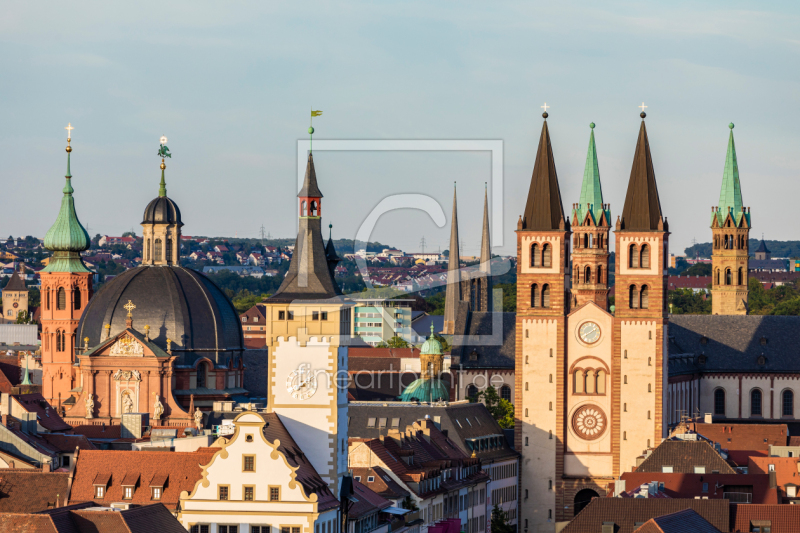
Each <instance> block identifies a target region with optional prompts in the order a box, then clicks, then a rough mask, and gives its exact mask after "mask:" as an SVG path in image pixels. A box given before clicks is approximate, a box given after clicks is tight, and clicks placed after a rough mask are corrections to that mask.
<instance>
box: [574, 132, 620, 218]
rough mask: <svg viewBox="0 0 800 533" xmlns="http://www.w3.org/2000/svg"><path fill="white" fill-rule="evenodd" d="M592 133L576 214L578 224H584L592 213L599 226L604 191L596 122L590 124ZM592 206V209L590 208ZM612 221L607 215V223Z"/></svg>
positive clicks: (608, 214) (607, 214)
mask: <svg viewBox="0 0 800 533" xmlns="http://www.w3.org/2000/svg"><path fill="white" fill-rule="evenodd" d="M589 127H590V128H591V129H592V133H591V134H590V135H589V151H588V152H587V154H586V166H585V167H584V169H583V184H582V185H581V200H580V203H579V204H578V208H577V210H576V213H575V220H574V222H575V223H576V224H583V219H584V218H585V217H586V213H587V212H590V213H591V215H592V219H593V220H594V222H595V224H597V223H598V222H599V220H600V218H601V216H602V214H603V207H604V205H603V189H602V187H601V186H600V165H599V164H598V162H597V147H596V146H595V143H594V122H592V123H591V124H589ZM590 206H591V207H590ZM609 220H611V214H610V213H606V222H607V223H608V221H609Z"/></svg>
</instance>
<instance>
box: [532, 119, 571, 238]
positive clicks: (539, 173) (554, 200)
mask: <svg viewBox="0 0 800 533" xmlns="http://www.w3.org/2000/svg"><path fill="white" fill-rule="evenodd" d="M542 116H544V118H545V121H544V123H543V124H542V133H541V135H540V136H539V148H538V150H537V151H536V162H535V163H534V164H533V176H532V177H531V186H530V190H529V191H528V202H527V204H526V205H525V214H524V215H523V219H522V227H523V229H526V230H545V231H548V230H558V229H560V228H561V227H563V225H564V208H563V207H562V204H561V190H560V189H559V186H558V175H557V174H556V163H555V160H554V158H553V148H552V146H551V145H550V132H549V130H548V129H547V120H546V119H547V112H545V113H544V114H543V115H542Z"/></svg>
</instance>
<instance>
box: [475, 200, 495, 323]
mask: <svg viewBox="0 0 800 533" xmlns="http://www.w3.org/2000/svg"><path fill="white" fill-rule="evenodd" d="M480 272H481V274H482V276H483V277H484V279H485V282H484V283H480V284H479V287H480V289H479V290H480V292H481V293H483V294H478V298H477V300H478V302H479V304H478V305H479V306H481V311H492V310H493V309H492V244H491V241H490V236H489V189H488V187H487V188H486V190H485V191H484V193H483V230H482V232H481V263H480ZM484 305H485V307H484Z"/></svg>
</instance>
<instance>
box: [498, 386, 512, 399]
mask: <svg viewBox="0 0 800 533" xmlns="http://www.w3.org/2000/svg"><path fill="white" fill-rule="evenodd" d="M500 398H502V399H503V400H508V401H509V402H510V401H511V387H509V386H508V385H503V386H502V387H500Z"/></svg>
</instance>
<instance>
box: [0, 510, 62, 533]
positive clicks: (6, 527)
mask: <svg viewBox="0 0 800 533" xmlns="http://www.w3.org/2000/svg"><path fill="white" fill-rule="evenodd" d="M0 531H2V532H3V533H59V531H58V529H56V525H55V524H54V523H53V520H52V519H51V518H50V517H49V516H46V515H36V514H12V513H0Z"/></svg>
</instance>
